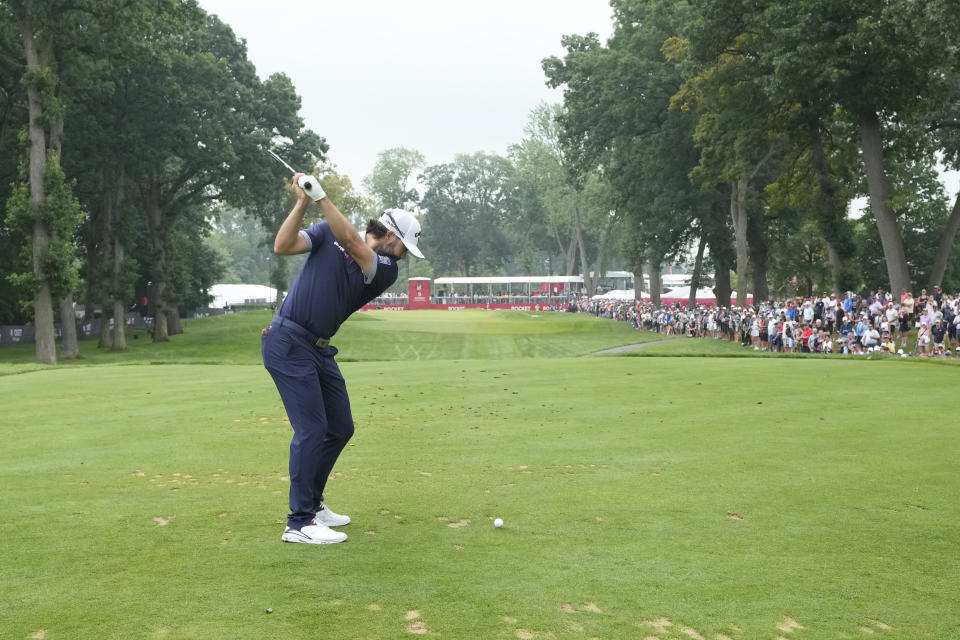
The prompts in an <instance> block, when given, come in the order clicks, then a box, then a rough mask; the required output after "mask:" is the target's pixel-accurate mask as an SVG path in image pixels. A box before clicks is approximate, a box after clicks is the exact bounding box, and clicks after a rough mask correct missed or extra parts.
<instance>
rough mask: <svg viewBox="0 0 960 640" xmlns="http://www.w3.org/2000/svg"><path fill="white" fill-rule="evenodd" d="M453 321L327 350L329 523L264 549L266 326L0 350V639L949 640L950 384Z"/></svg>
mask: <svg viewBox="0 0 960 640" xmlns="http://www.w3.org/2000/svg"><path fill="white" fill-rule="evenodd" d="M460 313H462V312H423V313H416V314H415V313H409V312H400V313H388V312H380V313H376V314H370V315H366V314H364V315H360V316H356V317H355V318H354V319H353V320H351V321H350V322H348V323H347V325H345V327H344V328H343V331H342V335H338V336H337V340H335V343H336V344H337V345H338V346H339V347H340V348H341V355H343V356H345V357H348V358H350V359H353V360H357V361H356V362H351V361H343V362H342V363H341V368H342V370H343V373H344V376H345V377H346V380H347V384H348V387H349V390H350V392H351V395H352V399H353V409H354V418H355V421H356V425H357V433H356V436H355V438H354V440H353V441H352V442H351V444H350V445H349V446H348V448H347V450H346V451H345V452H344V454H343V457H342V458H341V464H340V465H339V466H338V467H337V468H336V469H335V470H334V471H335V472H334V475H333V479H332V480H331V482H330V484H329V486H328V500H329V502H330V504H331V506H332V507H333V508H334V509H335V510H338V511H342V512H345V513H348V514H350V515H351V516H352V517H353V519H354V522H353V523H352V524H350V525H349V526H348V527H346V529H345V531H346V532H347V533H348V534H349V535H350V539H349V540H348V541H347V542H346V543H344V544H341V545H333V546H328V547H311V546H306V545H285V544H283V543H281V542H280V533H281V532H282V529H283V523H284V516H285V513H286V490H287V479H286V476H287V472H286V454H287V445H288V443H289V437H290V433H291V432H290V428H289V425H288V424H287V423H286V420H285V415H284V412H283V408H282V405H281V403H280V399H279V397H278V395H277V393H276V390H275V389H274V388H273V386H272V383H271V381H270V378H269V375H268V374H267V373H266V371H265V370H264V369H263V368H262V366H261V365H260V364H259V355H258V344H259V329H260V327H262V326H263V325H264V324H265V323H266V322H267V321H268V319H269V316H268V315H266V314H252V313H249V314H238V315H236V316H233V317H226V318H210V319H205V320H197V321H191V322H189V323H187V325H186V329H187V333H185V334H184V335H182V336H174V337H173V338H172V340H171V342H170V343H169V344H166V345H153V344H150V343H149V342H147V341H145V340H143V339H140V340H137V341H131V345H132V347H131V349H130V351H129V352H128V353H124V354H119V355H111V354H100V353H95V352H94V350H93V349H92V348H87V349H86V353H87V357H86V358H85V359H84V360H83V361H82V362H81V363H79V364H72V365H68V366H60V367H53V368H49V367H48V368H36V367H33V366H32V365H29V364H26V363H25V362H28V360H27V359H26V358H22V354H17V353H15V352H12V351H8V350H6V349H4V350H0V358H3V359H4V360H6V361H7V362H8V363H9V362H10V361H11V360H12V361H14V363H12V364H6V365H4V366H3V367H2V368H0V369H3V370H6V372H8V373H14V372H21V373H20V375H6V376H2V377H0V394H2V397H3V399H4V405H5V407H4V411H3V413H2V416H3V417H2V418H0V429H2V433H3V447H0V486H2V491H0V509H2V513H3V514H4V518H3V519H0V539H2V540H3V552H2V554H0V562H2V564H0V575H2V580H0V638H8V637H9V638H16V639H19V638H31V637H41V638H44V639H45V640H56V639H61V638H69V639H74V638H96V639H101V638H115V639H127V638H151V639H152V638H164V639H203V640H207V639H220V638H223V639H251V640H254V639H257V640H259V639H272V638H277V639H286V638H292V637H310V638H312V637H317V638H361V639H374V638H398V639H399V638H410V637H415V636H418V635H424V636H425V637H433V638H502V639H517V638H521V639H523V638H542V639H548V638H558V639H576V640H587V639H589V638H641V639H645V638H654V637H655V638H658V639H659V640H689V639H690V638H697V637H702V638H705V639H708V640H723V638H730V639H733V640H746V639H752V638H762V639H767V638H769V639H771V640H775V639H776V638H778V637H784V638H790V640H795V639H799V640H808V639H809V640H812V639H826V638H830V639H833V638H866V637H873V638H890V639H894V638H902V639H911V640H912V639H915V638H953V637H960V616H958V614H957V607H956V602H957V601H958V600H960V559H958V554H957V553H956V550H957V548H960V527H958V525H960V504H958V501H957V499H956V496H957V495H958V493H960V479H958V474H957V473H956V464H957V459H958V454H960V451H958V449H960V446H958V442H960V439H958V437H957V436H958V433H957V430H958V429H957V421H956V420H954V419H952V418H951V416H952V414H953V413H954V411H953V407H952V405H953V403H954V400H953V399H954V396H953V395H952V392H953V390H954V389H955V388H956V385H957V382H958V377H957V374H956V368H954V367H931V366H925V363H923V362H918V361H907V360H904V361H901V360H895V359H887V360H883V361H875V360H874V361H868V360H866V359H852V358H850V359H842V358H835V359H813V358H752V357H751V358H717V357H713V358H698V357H682V358H671V357H616V356H605V357H587V358H584V357H579V356H581V355H582V354H587V353H592V352H594V351H598V350H600V349H604V348H609V347H612V346H617V345H619V344H627V343H629V342H631V341H635V340H637V339H648V340H658V339H662V338H663V336H657V335H654V334H641V333H637V332H634V331H632V330H631V329H629V328H628V327H626V325H625V324H624V323H614V322H612V321H606V320H597V319H596V318H592V317H590V316H583V315H575V314H552V315H551V314H546V315H543V314H541V315H540V317H532V316H534V315H538V314H525V313H523V312H503V313H494V312H475V313H469V314H466V315H460ZM678 344H681V345H683V347H684V348H685V349H691V348H693V347H692V345H695V344H702V345H706V344H709V343H705V342H702V341H690V342H684V343H678ZM669 346H670V345H663V346H651V347H649V349H661V348H666V347H669ZM704 348H705V349H710V348H712V347H706V346H705V347H704ZM738 348H739V347H738ZM22 350H23V349H21V351H22ZM82 350H83V347H82ZM641 351H643V350H641ZM638 353H639V352H638ZM11 354H12V355H11ZM552 354H556V355H557V356H558V357H551V355H552ZM687 355H692V354H689V353H688V354H687ZM418 358H419V359H418ZM151 362H163V363H165V364H164V365H163V366H151V365H150V363H151ZM204 363H206V364H204ZM92 365H95V366H92ZM495 517H501V518H503V519H504V521H505V525H504V527H503V528H502V529H495V528H494V527H493V524H492V520H493V518H495ZM268 608H270V609H272V610H273V612H272V613H269V614H268V613H266V609H268Z"/></svg>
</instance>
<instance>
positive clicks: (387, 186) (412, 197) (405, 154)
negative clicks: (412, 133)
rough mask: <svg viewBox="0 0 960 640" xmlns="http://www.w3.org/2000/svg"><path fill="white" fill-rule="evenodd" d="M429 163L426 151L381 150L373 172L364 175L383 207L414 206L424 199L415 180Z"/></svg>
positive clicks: (375, 197) (380, 205)
mask: <svg viewBox="0 0 960 640" xmlns="http://www.w3.org/2000/svg"><path fill="white" fill-rule="evenodd" d="M425 164H426V161H425V160H424V157H423V154H422V153H420V152H419V151H416V150H414V149H405V148H403V147H394V148H392V149H387V150H385V151H381V152H380V153H379V154H378V155H377V163H376V164H375V165H374V167H373V172H372V173H371V174H370V175H369V176H367V177H366V178H364V180H363V185H364V187H366V189H367V191H369V192H370V195H371V196H372V197H373V199H374V201H375V203H376V207H377V208H378V209H379V210H380V211H383V210H384V209H392V208H398V209H406V210H412V209H414V208H415V207H416V206H417V203H419V202H420V194H419V193H418V192H417V189H416V186H415V180H416V178H417V174H418V173H419V172H420V170H421V169H423V167H424V166H425Z"/></svg>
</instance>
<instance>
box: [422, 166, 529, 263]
mask: <svg viewBox="0 0 960 640" xmlns="http://www.w3.org/2000/svg"><path fill="white" fill-rule="evenodd" d="M423 181H424V184H425V186H426V194H425V195H424V197H423V201H422V202H421V208H422V209H423V211H424V216H425V218H426V220H427V221H428V223H429V225H430V226H429V230H430V231H429V233H428V234H425V235H424V236H423V244H424V249H423V251H424V254H426V255H429V256H430V259H431V262H432V263H433V265H434V268H435V269H436V270H437V271H439V272H440V273H444V272H448V271H455V272H457V273H460V274H461V275H464V276H471V275H476V274H477V273H478V272H495V271H496V270H498V269H499V268H500V267H501V266H502V265H503V264H504V262H505V260H506V259H507V258H508V257H509V246H508V241H507V238H506V236H505V235H504V232H503V227H504V224H505V222H506V220H507V219H509V218H510V217H511V216H512V215H513V212H514V211H515V209H516V177H515V172H514V168H513V165H512V164H511V163H510V161H509V160H507V159H506V158H504V157H502V156H498V155H494V154H488V153H483V152H478V153H474V154H472V155H467V154H462V155H458V156H456V158H454V161H453V162H452V163H449V164H441V165H435V166H431V167H427V169H426V170H425V171H424V174H423Z"/></svg>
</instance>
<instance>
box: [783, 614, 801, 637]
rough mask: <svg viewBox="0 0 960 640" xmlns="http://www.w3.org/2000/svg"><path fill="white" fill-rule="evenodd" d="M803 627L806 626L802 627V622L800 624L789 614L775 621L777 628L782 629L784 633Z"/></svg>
mask: <svg viewBox="0 0 960 640" xmlns="http://www.w3.org/2000/svg"><path fill="white" fill-rule="evenodd" d="M805 628H806V627H804V626H803V625H802V624H800V623H799V622H797V621H796V620H794V619H793V618H791V617H790V616H787V617H786V618H784V619H783V620H781V621H780V622H778V623H777V629H779V630H780V631H783V632H784V633H793V632H794V631H796V630H797V629H805Z"/></svg>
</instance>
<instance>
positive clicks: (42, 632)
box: [30, 629, 47, 640]
mask: <svg viewBox="0 0 960 640" xmlns="http://www.w3.org/2000/svg"><path fill="white" fill-rule="evenodd" d="M30 637H31V638H32V639H33V640H43V639H44V638H46V637H47V630H46V629H37V630H36V631H34V632H33V633H31V634H30Z"/></svg>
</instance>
